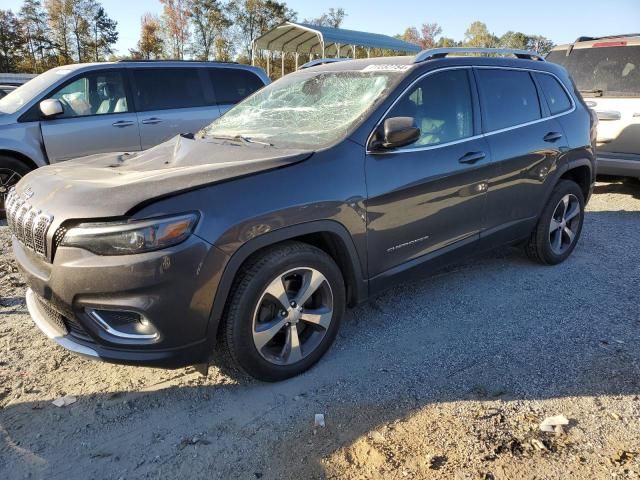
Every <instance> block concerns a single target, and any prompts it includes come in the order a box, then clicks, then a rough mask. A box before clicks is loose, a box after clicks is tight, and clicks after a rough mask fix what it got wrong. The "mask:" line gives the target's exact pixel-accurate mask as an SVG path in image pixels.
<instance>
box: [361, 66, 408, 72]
mask: <svg viewBox="0 0 640 480" xmlns="http://www.w3.org/2000/svg"><path fill="white" fill-rule="evenodd" d="M412 66H413V65H368V66H366V67H365V68H363V69H362V71H363V72H406V71H407V70H409V69H410V68H411V67H412Z"/></svg>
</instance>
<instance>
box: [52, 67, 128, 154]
mask: <svg viewBox="0 0 640 480" xmlns="http://www.w3.org/2000/svg"><path fill="white" fill-rule="evenodd" d="M48 98H53V99H57V100H59V101H60V103H62V106H63V108H64V112H63V113H62V114H61V115H58V116H57V117H55V118H50V119H43V120H41V121H40V128H41V130H42V138H43V139H44V146H45V150H46V152H47V157H48V158H49V161H50V162H51V163H55V162H60V161H62V160H68V159H71V158H77V157H83V156H85V155H92V154H94V153H104V152H127V151H133V150H140V133H139V131H138V119H137V117H136V114H135V112H133V109H132V108H131V102H130V99H129V97H128V95H127V93H126V87H125V83H124V78H123V74H122V72H121V71H114V70H106V71H101V72H93V73H87V74H83V75H80V76H79V77H76V78H74V79H72V80H70V82H68V83H67V84H65V85H63V86H62V87H61V88H60V89H58V90H57V91H56V92H55V93H53V94H52V95H50V96H49V97H48Z"/></svg>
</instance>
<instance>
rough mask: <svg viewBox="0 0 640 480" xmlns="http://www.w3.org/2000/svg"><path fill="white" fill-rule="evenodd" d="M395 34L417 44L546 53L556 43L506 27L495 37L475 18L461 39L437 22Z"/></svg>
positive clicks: (423, 46) (421, 45)
mask: <svg viewBox="0 0 640 480" xmlns="http://www.w3.org/2000/svg"><path fill="white" fill-rule="evenodd" d="M396 37H397V38H400V39H402V40H405V41H407V42H410V43H414V44H416V45H419V46H420V47H422V48H424V49H426V48H436V47H481V48H515V49H519V50H533V51H535V52H538V53H541V54H545V55H546V54H547V53H549V52H550V51H551V49H552V48H553V47H554V46H555V44H554V43H553V41H552V40H550V39H548V38H546V37H544V36H542V35H529V34H525V33H522V32H514V31H512V30H509V31H508V32H506V33H505V34H504V35H502V36H500V37H498V36H496V35H495V34H493V33H492V32H490V31H489V28H488V27H487V25H486V24H485V23H482V22H479V21H476V22H473V23H472V24H471V25H469V28H467V30H466V31H465V33H464V39H463V40H461V41H456V40H454V39H453V38H449V37H444V36H442V27H441V26H440V25H439V24H437V23H423V24H422V27H421V28H420V30H418V29H417V28H416V27H409V28H407V29H406V30H405V31H404V33H403V34H401V35H396Z"/></svg>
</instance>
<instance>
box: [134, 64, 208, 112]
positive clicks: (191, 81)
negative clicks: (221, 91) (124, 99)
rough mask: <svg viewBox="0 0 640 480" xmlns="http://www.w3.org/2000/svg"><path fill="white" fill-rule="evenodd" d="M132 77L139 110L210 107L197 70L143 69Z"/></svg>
mask: <svg viewBox="0 0 640 480" xmlns="http://www.w3.org/2000/svg"><path fill="white" fill-rule="evenodd" d="M133 77H134V80H135V95H134V96H135V100H136V108H137V109H138V111H141V112H145V111H150V110H169V109H177V108H192V107H202V106H205V105H207V101H206V98H205V93H204V88H203V85H202V82H201V80H200V74H199V72H198V69H196V68H163V69H157V68H140V69H135V70H133Z"/></svg>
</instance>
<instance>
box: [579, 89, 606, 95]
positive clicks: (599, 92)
mask: <svg viewBox="0 0 640 480" xmlns="http://www.w3.org/2000/svg"><path fill="white" fill-rule="evenodd" d="M579 92H580V93H582V94H588V95H593V96H594V97H601V96H602V95H603V94H604V90H602V89H600V88H593V89H591V90H579Z"/></svg>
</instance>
